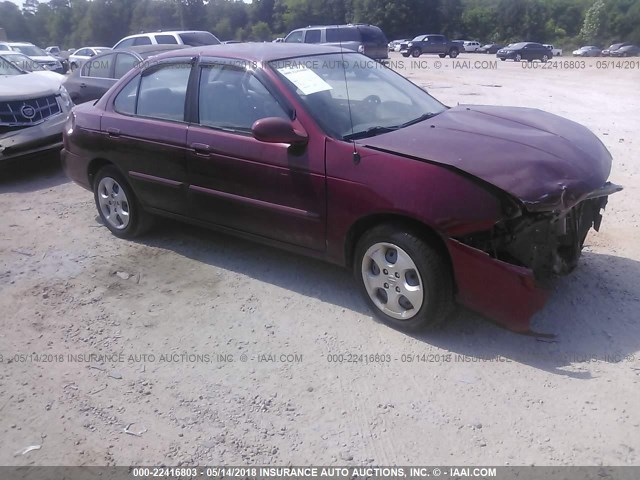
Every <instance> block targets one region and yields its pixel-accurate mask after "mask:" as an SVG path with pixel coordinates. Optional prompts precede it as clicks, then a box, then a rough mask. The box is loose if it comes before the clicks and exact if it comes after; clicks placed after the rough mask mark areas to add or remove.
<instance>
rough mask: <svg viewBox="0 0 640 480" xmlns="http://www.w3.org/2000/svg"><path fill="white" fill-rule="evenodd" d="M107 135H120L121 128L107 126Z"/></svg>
mask: <svg viewBox="0 0 640 480" xmlns="http://www.w3.org/2000/svg"><path fill="white" fill-rule="evenodd" d="M107 135H109V136H110V137H119V136H120V129H118V128H107Z"/></svg>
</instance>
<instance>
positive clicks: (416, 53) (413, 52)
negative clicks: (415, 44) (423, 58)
mask: <svg viewBox="0 0 640 480" xmlns="http://www.w3.org/2000/svg"><path fill="white" fill-rule="evenodd" d="M420 55H422V50H420V49H419V48H414V49H413V50H411V56H412V57H414V58H418V57H419V56H420Z"/></svg>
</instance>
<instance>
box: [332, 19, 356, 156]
mask: <svg viewBox="0 0 640 480" xmlns="http://www.w3.org/2000/svg"><path fill="white" fill-rule="evenodd" d="M336 29H337V30H338V41H339V42H340V57H341V58H342V73H343V75H344V88H345V90H346V93H347V108H348V109H349V123H350V124H351V134H352V135H353V116H352V114H351V98H350V97H349V84H348V82H347V70H346V68H345V60H344V49H343V48H342V35H340V25H336ZM351 144H352V145H353V163H355V164H356V165H358V164H359V163H360V154H359V153H358V149H357V148H356V141H355V140H351Z"/></svg>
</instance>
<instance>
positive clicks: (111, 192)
mask: <svg viewBox="0 0 640 480" xmlns="http://www.w3.org/2000/svg"><path fill="white" fill-rule="evenodd" d="M98 204H99V206H100V211H101V212H102V216H103V217H104V219H105V220H106V221H107V222H109V224H110V225H111V226H112V227H113V228H115V229H116V230H124V229H125V228H127V226H128V225H129V222H130V221H131V215H130V208H129V199H128V198H127V195H126V193H125V191H124V190H123V188H122V187H121V186H120V184H119V183H118V182H117V181H116V180H114V179H113V178H111V177H104V178H103V179H102V180H100V183H99V184H98Z"/></svg>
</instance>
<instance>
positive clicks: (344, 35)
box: [326, 27, 360, 43]
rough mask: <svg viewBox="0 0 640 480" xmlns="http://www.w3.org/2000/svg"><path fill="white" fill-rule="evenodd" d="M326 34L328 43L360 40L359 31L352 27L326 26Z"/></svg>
mask: <svg viewBox="0 0 640 480" xmlns="http://www.w3.org/2000/svg"><path fill="white" fill-rule="evenodd" d="M326 35H327V42H328V43H337V42H359V41H360V32H359V31H358V29H357V28H354V27H348V28H327V31H326Z"/></svg>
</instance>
